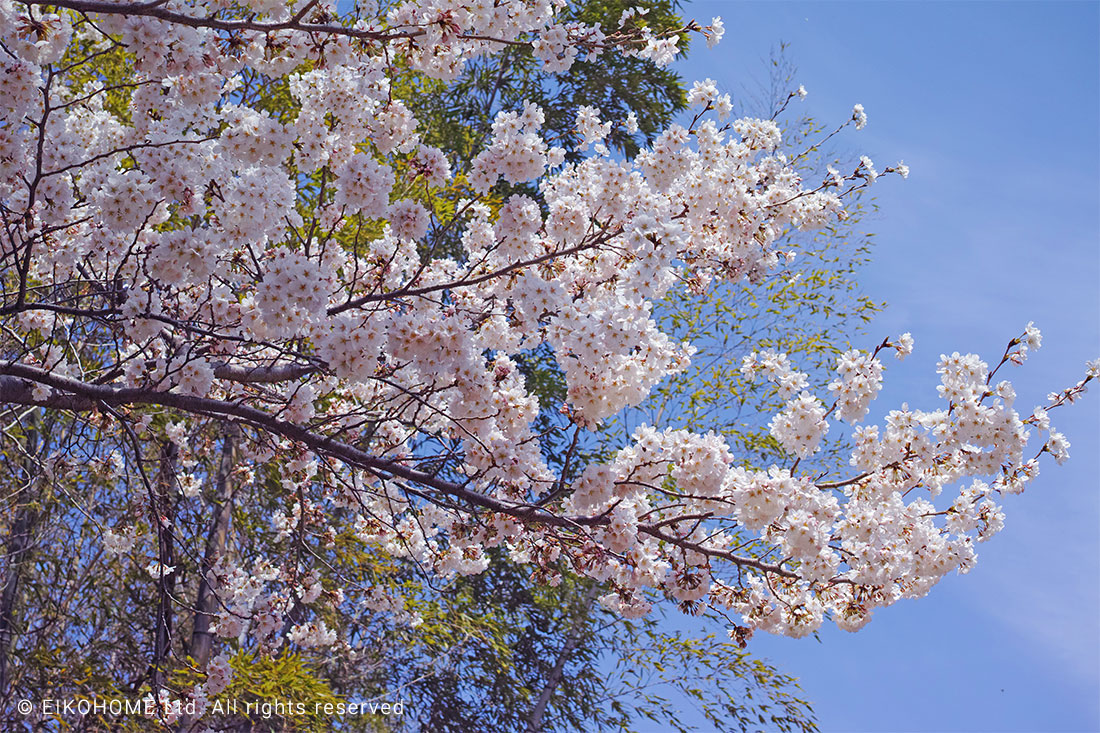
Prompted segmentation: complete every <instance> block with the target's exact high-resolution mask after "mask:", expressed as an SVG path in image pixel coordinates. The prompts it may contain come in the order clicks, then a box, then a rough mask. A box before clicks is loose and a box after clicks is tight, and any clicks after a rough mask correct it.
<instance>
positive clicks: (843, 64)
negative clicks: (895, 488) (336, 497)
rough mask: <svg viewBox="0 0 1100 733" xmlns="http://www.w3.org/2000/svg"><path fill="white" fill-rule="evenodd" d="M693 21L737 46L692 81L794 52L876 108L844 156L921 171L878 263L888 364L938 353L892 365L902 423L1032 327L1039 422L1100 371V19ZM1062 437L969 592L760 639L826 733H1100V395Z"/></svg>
mask: <svg viewBox="0 0 1100 733" xmlns="http://www.w3.org/2000/svg"><path fill="white" fill-rule="evenodd" d="M684 14H685V16H687V17H694V18H696V19H697V20H699V21H700V22H703V23H706V22H709V20H710V18H711V17H712V16H714V15H721V16H722V18H723V20H724V22H725V26H726V30H727V32H726V37H725V39H724V40H723V42H722V43H721V44H720V45H719V46H718V47H717V48H715V49H713V50H710V51H708V50H707V49H706V48H705V45H704V44H702V43H696V44H695V47H694V49H693V52H692V54H691V55H690V57H689V58H688V59H687V60H686V61H685V62H681V63H680V64H679V65H678V68H679V71H680V72H681V73H682V74H683V76H684V77H685V78H686V79H687V80H689V81H690V80H692V79H701V78H704V77H711V78H713V79H715V80H716V81H717V82H718V83H719V87H720V88H721V89H722V90H723V91H727V92H731V93H733V94H734V95H735V96H736V95H738V94H740V93H741V92H742V91H743V90H745V89H746V88H748V87H751V84H752V83H753V82H754V81H758V80H760V79H762V78H763V77H764V75H765V67H764V63H763V61H764V60H765V59H766V58H767V56H768V54H769V51H770V49H771V48H772V47H774V46H777V45H778V44H779V42H781V41H786V42H789V43H790V44H791V45H790V49H789V52H788V56H789V58H790V59H791V60H792V61H793V62H794V63H795V64H796V65H797V66H798V67H799V69H800V72H799V74H798V77H797V81H798V82H801V83H802V84H804V85H805V86H806V88H807V90H809V97H808V98H807V99H806V100H805V101H804V102H802V104H803V105H805V107H804V109H805V111H806V112H808V113H810V114H812V115H814V116H815V117H818V118H819V119H826V120H835V121H837V122H840V121H843V120H844V119H846V118H847V117H848V115H849V114H850V112H851V108H852V105H853V104H854V103H856V102H859V103H862V104H863V105H864V106H865V107H866V110H867V114H868V116H869V119H870V121H869V124H868V126H867V128H866V129H865V130H863V131H862V132H859V133H852V135H850V136H848V137H847V138H846V139H845V140H844V141H843V142H842V143H841V144H840V145H839V146H838V147H840V148H841V149H851V150H853V151H858V152H862V153H866V154H868V155H870V156H871V157H872V158H873V159H874V160H875V162H876V164H877V165H878V168H879V169H880V170H881V169H882V168H883V167H885V166H887V165H890V164H892V163H894V162H896V161H897V160H899V159H902V160H904V161H905V162H906V163H907V164H908V165H909V166H910V168H911V169H912V173H911V175H910V177H909V179H908V180H907V181H902V180H901V179H899V178H896V177H890V178H886V179H881V180H880V182H879V183H877V184H876V185H875V187H874V190H873V192H874V194H875V196H876V200H877V203H878V204H879V206H880V213H879V214H877V215H875V216H874V217H873V218H872V219H871V220H870V222H869V224H868V225H867V227H866V228H867V230H868V231H872V232H875V233H877V235H878V236H877V242H878V244H877V247H876V251H875V253H874V263H873V264H872V265H871V266H870V267H869V268H868V270H867V271H866V272H865V273H864V277H863V280H862V284H863V286H864V290H865V292H867V293H868V294H869V295H871V296H872V297H875V298H876V299H882V300H886V301H888V303H889V307H888V309H887V311H886V312H885V313H884V314H883V315H881V316H880V317H879V318H878V319H877V320H876V321H875V323H874V324H872V326H871V328H870V335H869V337H868V344H867V345H868V346H871V345H873V344H872V343H871V342H872V341H875V342H877V340H876V339H881V338H882V337H883V336H887V335H897V334H899V333H901V332H903V331H911V332H912V333H913V336H914V337H915V339H916V351H915V352H914V354H913V356H911V357H910V358H909V359H908V360H907V361H906V362H904V363H902V364H898V363H897V362H895V361H894V360H893V359H889V360H888V362H889V363H888V364H887V374H886V385H885V388H884V390H883V393H882V395H881V396H880V398H879V400H878V401H877V403H876V404H877V410H876V412H877V416H878V417H881V415H882V413H883V412H885V411H886V410H888V409H891V408H893V407H897V406H898V405H900V403H901V402H902V401H909V402H910V405H911V406H913V407H925V408H929V407H933V406H936V404H937V399H936V393H935V384H936V383H937V381H936V375H935V364H936V361H937V360H938V358H939V355H940V354H941V353H944V352H946V353H950V352H952V351H960V352H963V353H966V352H976V353H979V354H982V355H983V356H984V357H985V358H986V359H987V361H992V362H995V361H996V360H997V359H999V357H1000V354H1001V353H1002V352H1003V350H1004V346H1005V343H1007V341H1008V339H1009V338H1011V337H1012V336H1014V335H1016V334H1018V333H1020V332H1021V331H1022V329H1023V327H1024V326H1025V325H1026V324H1027V322H1028V321H1031V320H1034V321H1035V322H1036V324H1037V325H1038V326H1039V327H1040V328H1041V329H1042V331H1043V348H1042V349H1041V350H1040V351H1039V352H1037V353H1035V354H1033V356H1032V358H1031V359H1030V360H1029V361H1028V363H1027V364H1025V365H1024V366H1023V367H1016V368H1011V367H1010V366H1009V367H1006V370H1009V369H1011V371H1009V373H1008V374H1007V376H1008V378H1010V379H1012V380H1013V382H1014V384H1015V385H1016V390H1017V393H1018V395H1019V400H1018V405H1019V407H1020V408H1021V409H1024V408H1027V409H1030V407H1031V406H1033V405H1037V404H1041V403H1043V402H1045V396H1046V394H1047V393H1048V392H1049V391H1051V390H1054V389H1061V388H1062V387H1065V386H1068V385H1070V384H1072V383H1074V382H1075V381H1077V380H1078V379H1079V378H1080V377H1081V376H1083V371H1084V363H1085V361H1086V360H1087V359H1091V358H1095V357H1097V356H1100V295H1098V291H1100V185H1098V181H1100V85H1098V77H1100V72H1098V68H1100V66H1098V63H1100V51H1098V36H1100V5H1098V4H1097V3H1095V2H1076V3H1054V2H1044V3H994V2H985V3H946V2H942V3H932V2H919V3H903V2H862V3H855V2H850V3H830V2H815V3H796V2H767V3H765V2H748V3H745V2H736V3H735V2H728V1H727V2H722V1H720V0H717V1H716V0H709V1H703V0H700V1H698V2H690V3H688V4H687V6H686V8H685V11H684ZM798 111H799V110H795V113H796V114H797V113H798ZM876 412H873V413H872V416H871V417H872V418H874V417H876ZM1052 416H1053V418H1054V419H1053V422H1054V424H1055V426H1056V427H1057V428H1058V429H1060V430H1062V431H1063V432H1064V433H1065V434H1066V436H1067V437H1068V438H1069V440H1070V442H1071V443H1072V448H1071V451H1070V452H1071V456H1072V457H1071V459H1070V461H1069V463H1067V464H1066V465H1064V466H1058V465H1056V464H1055V463H1054V462H1053V461H1051V460H1049V456H1048V457H1046V458H1047V459H1048V460H1046V461H1045V462H1044V463H1043V464H1042V470H1041V474H1040V476H1039V478H1038V479H1037V480H1036V481H1035V482H1034V483H1033V484H1032V485H1031V487H1030V488H1029V489H1028V491H1027V492H1026V493H1025V494H1024V495H1022V496H1018V497H1005V500H1004V502H1003V504H1004V506H1005V512H1006V515H1007V519H1006V527H1005V529H1004V531H1003V532H1002V533H1001V534H1000V535H998V536H997V537H995V538H994V539H993V540H991V541H990V542H988V543H985V544H982V545H979V546H978V552H979V561H978V565H977V567H976V568H975V569H974V570H973V571H972V572H971V573H970V574H969V575H965V576H956V575H952V576H949V577H948V578H946V579H945V580H944V581H943V582H941V583H940V585H938V586H937V587H936V588H934V589H933V591H932V593H931V594H930V595H929V596H928V597H926V598H924V599H921V600H917V601H902V602H900V603H899V604H897V605H895V606H893V607H891V608H888V609H881V610H879V611H878V612H877V613H876V616H875V619H874V620H873V621H872V622H871V624H870V625H869V626H867V627H866V628H865V629H864V630H862V631H860V632H859V633H857V634H848V633H845V632H841V631H838V630H836V629H835V627H828V628H826V629H825V630H824V631H823V633H822V634H821V642H820V643H818V642H816V641H814V640H813V639H802V640H788V639H777V638H774V637H767V636H757V637H756V638H754V639H753V640H752V642H751V645H752V649H753V650H754V651H755V653H757V654H758V655H760V656H764V657H767V658H769V659H771V660H772V661H773V662H775V663H776V664H777V666H779V667H780V668H781V669H782V670H783V671H785V672H787V673H789V674H792V675H795V676H798V677H799V678H801V681H802V685H803V689H804V690H805V692H806V693H807V696H808V697H809V699H810V700H812V701H813V703H814V707H815V709H816V711H817V713H818V715H819V722H820V724H821V727H822V729H823V730H826V731H979V730H980V731H1062V730H1086V731H1095V730H1100V445H1098V443H1100V385H1097V386H1095V388H1094V389H1093V390H1092V391H1091V392H1090V393H1089V394H1087V395H1085V398H1084V401H1083V402H1081V403H1078V404H1077V405H1074V406H1071V407H1069V408H1063V409H1059V410H1057V411H1055V413H1053V415H1052Z"/></svg>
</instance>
